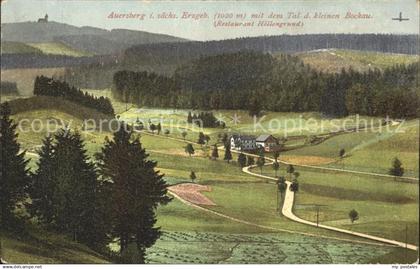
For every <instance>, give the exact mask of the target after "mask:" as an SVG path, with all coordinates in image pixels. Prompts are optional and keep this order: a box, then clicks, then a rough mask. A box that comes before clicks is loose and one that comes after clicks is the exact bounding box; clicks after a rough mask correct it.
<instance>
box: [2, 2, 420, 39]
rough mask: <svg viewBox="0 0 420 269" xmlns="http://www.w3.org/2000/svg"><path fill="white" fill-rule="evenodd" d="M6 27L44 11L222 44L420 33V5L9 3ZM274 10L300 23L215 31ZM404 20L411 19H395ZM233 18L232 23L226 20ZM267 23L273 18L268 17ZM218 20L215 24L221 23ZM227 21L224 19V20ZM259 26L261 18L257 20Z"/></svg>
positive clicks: (59, 18) (74, 21)
mask: <svg viewBox="0 0 420 269" xmlns="http://www.w3.org/2000/svg"><path fill="white" fill-rule="evenodd" d="M1 7H2V8H1V20H2V23H11V22H24V21H36V20H37V19H38V18H40V17H43V16H44V15H45V14H46V13H47V14H48V15H49V19H50V20H51V21H56V22H61V23H67V24H71V25H75V26H93V27H99V28H104V29H109V30H111V29H115V28H124V29H133V30H142V31H148V32H153V33H162V34H169V35H174V36H178V37H183V38H187V39H192V40H220V39H228V38H237V37H247V36H262V35H281V34H305V33H394V34H406V33H410V34H418V33H419V1H418V0H417V1H416V0H396V1H391V0H380V1H378V0H361V1H359V0H356V1H351V2H350V1H347V0H334V1H332V0H328V1H324V0H323V1H320V0H292V1H290V0H288V1H282V0H277V1H264V0H260V1H177V0H174V1H150V0H149V1H137V0H102V1H100V0H6V1H3V2H2V4H1ZM112 12H115V13H118V14H120V13H130V12H131V13H138V14H146V16H150V14H151V13H153V16H154V18H155V19H149V18H148V17H146V18H145V19H144V20H140V19H109V18H108V17H109V15H110V14H111V13H112ZM162 12H166V13H168V12H172V13H175V14H177V15H178V16H180V14H182V12H189V13H193V14H196V13H204V12H205V13H207V15H208V16H209V18H208V19H202V20H193V19H180V18H177V19H160V20H158V19H156V15H157V14H159V13H162ZM261 12H262V13H263V14H264V16H267V15H268V14H269V13H271V12H273V13H275V14H279V13H281V14H283V15H284V16H287V13H288V12H294V13H298V12H300V13H301V14H300V17H299V18H298V19H287V18H283V19H280V20H276V21H277V22H298V21H302V22H303V26H299V27H282V28H279V27H214V21H215V20H214V15H215V14H216V13H235V14H234V15H235V16H236V14H237V13H245V14H247V18H246V19H245V21H250V16H251V14H259V13H261ZM308 12H310V16H312V17H313V16H314V13H315V12H317V13H323V14H339V15H340V19H314V18H309V19H302V17H303V16H304V15H305V14H307V13H308ZM347 12H352V13H353V14H355V13H359V12H360V13H363V14H370V16H371V18H370V19H343V17H344V16H345V15H346V13H347ZM399 12H402V14H403V17H407V18H409V19H410V20H409V21H403V22H399V21H395V20H392V19H391V18H393V17H398V16H399ZM228 20H230V19H228ZM264 20H269V19H267V18H264ZM217 21H218V20H216V22H217ZM224 21H226V20H224ZM253 21H255V22H254V23H258V21H260V20H259V19H253Z"/></svg>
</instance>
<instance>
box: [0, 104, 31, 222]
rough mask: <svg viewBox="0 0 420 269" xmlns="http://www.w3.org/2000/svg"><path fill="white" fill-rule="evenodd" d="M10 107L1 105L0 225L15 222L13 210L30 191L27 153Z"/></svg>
mask: <svg viewBox="0 0 420 269" xmlns="http://www.w3.org/2000/svg"><path fill="white" fill-rule="evenodd" d="M10 113H11V110H10V107H9V104H8V103H7V102H5V103H3V104H1V105H0V117H1V118H0V152H1V155H0V158H1V159H0V225H1V227H12V225H8V224H10V223H11V221H13V220H14V219H15V218H14V215H13V210H14V208H15V206H16V203H17V202H19V201H21V200H22V199H23V198H24V197H25V195H26V191H27V189H28V186H29V183H30V178H29V176H28V169H27V168H26V166H27V163H28V161H27V160H25V158H24V157H25V151H23V152H20V144H19V143H18V142H17V137H18V135H17V133H16V124H14V123H13V121H12V120H11V119H10Z"/></svg>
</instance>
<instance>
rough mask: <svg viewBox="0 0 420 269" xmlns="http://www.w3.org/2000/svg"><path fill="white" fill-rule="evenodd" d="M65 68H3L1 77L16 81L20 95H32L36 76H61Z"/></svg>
mask: <svg viewBox="0 0 420 269" xmlns="http://www.w3.org/2000/svg"><path fill="white" fill-rule="evenodd" d="M64 70H65V68H64V67H58V68H18V69H1V79H2V80H7V81H10V82H16V84H17V88H18V91H19V93H20V95H22V96H32V95H33V92H34V81H35V78H36V76H40V75H43V76H47V77H60V76H62V75H63V74H64Z"/></svg>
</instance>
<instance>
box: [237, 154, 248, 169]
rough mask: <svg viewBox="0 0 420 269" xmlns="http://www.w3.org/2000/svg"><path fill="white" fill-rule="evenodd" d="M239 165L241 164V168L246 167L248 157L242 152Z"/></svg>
mask: <svg viewBox="0 0 420 269" xmlns="http://www.w3.org/2000/svg"><path fill="white" fill-rule="evenodd" d="M238 163H239V166H240V167H245V165H246V156H245V154H243V153H242V152H241V153H239V156H238Z"/></svg>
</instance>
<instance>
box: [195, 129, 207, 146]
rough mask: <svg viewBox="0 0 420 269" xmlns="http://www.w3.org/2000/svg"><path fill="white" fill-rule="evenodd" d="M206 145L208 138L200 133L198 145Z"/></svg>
mask: <svg viewBox="0 0 420 269" xmlns="http://www.w3.org/2000/svg"><path fill="white" fill-rule="evenodd" d="M205 143H206V136H205V135H204V133H203V132H200V133H199V134H198V141H197V144H200V145H204V144H205Z"/></svg>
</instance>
